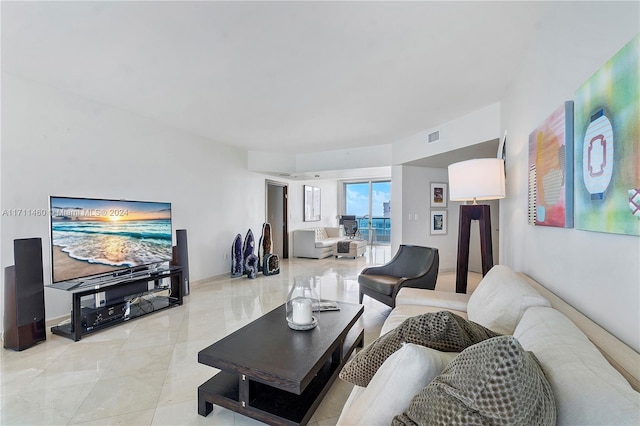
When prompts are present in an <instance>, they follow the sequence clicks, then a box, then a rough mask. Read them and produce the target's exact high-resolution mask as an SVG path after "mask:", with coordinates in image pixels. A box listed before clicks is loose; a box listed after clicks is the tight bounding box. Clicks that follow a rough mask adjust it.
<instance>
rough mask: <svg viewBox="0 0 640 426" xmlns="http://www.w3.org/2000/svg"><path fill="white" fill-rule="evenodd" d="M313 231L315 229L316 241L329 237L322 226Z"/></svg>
mask: <svg viewBox="0 0 640 426" xmlns="http://www.w3.org/2000/svg"><path fill="white" fill-rule="evenodd" d="M315 231H316V241H322V240H326V239H327V238H329V235H328V234H327V230H326V229H325V228H324V227H323V226H321V227H319V228H315Z"/></svg>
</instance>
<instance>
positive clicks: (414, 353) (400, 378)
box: [338, 343, 458, 426]
mask: <svg viewBox="0 0 640 426" xmlns="http://www.w3.org/2000/svg"><path fill="white" fill-rule="evenodd" d="M456 355H458V353H457V352H440V351H437V350H435V349H430V348H427V347H424V346H420V345H414V344H412V343H408V344H405V345H404V346H403V347H402V348H400V349H398V350H397V351H396V352H395V353H393V354H392V355H391V356H390V357H389V358H387V360H386V361H385V362H384V363H383V364H382V366H381V367H380V369H378V372H377V373H376V374H375V375H374V376H373V378H372V379H371V381H370V382H369V385H368V386H367V387H366V388H360V389H359V396H358V397H357V398H354V400H353V401H350V402H351V405H348V404H347V405H345V409H344V410H343V412H342V414H341V416H340V419H339V420H338V425H343V426H348V425H367V426H375V425H386V426H388V425H390V424H391V420H392V419H393V418H394V417H395V416H396V415H398V414H402V413H403V412H404V411H405V410H407V409H408V408H409V404H410V403H411V400H412V399H413V397H414V395H415V394H416V393H418V392H419V391H421V390H422V389H423V388H424V387H425V386H427V385H428V384H429V383H430V382H431V380H433V378H434V377H436V376H437V375H438V374H440V373H441V372H442V370H443V369H444V367H446V366H447V364H449V362H450V361H451V360H452V359H453V358H455V357H456ZM350 400H351V398H350Z"/></svg>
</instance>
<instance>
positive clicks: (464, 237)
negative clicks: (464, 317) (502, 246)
mask: <svg viewBox="0 0 640 426" xmlns="http://www.w3.org/2000/svg"><path fill="white" fill-rule="evenodd" d="M472 220H477V221H479V224H480V254H481V255H482V276H484V275H486V274H487V272H489V270H490V269H491V268H492V267H493V243H492V241H491V209H490V207H489V206H488V205H487V204H474V205H461V206H460V221H459V229H458V265H457V268H456V293H466V292H467V275H468V273H469V243H470V239H471V221H472Z"/></svg>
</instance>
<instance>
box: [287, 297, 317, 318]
mask: <svg viewBox="0 0 640 426" xmlns="http://www.w3.org/2000/svg"><path fill="white" fill-rule="evenodd" d="M291 304H292V306H293V322H294V323H296V324H311V322H312V321H313V318H312V317H311V300H309V299H294V300H292V301H291Z"/></svg>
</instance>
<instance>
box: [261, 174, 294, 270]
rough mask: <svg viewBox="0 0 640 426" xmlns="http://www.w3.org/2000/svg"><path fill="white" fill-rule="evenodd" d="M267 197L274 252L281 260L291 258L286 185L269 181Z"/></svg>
mask: <svg viewBox="0 0 640 426" xmlns="http://www.w3.org/2000/svg"><path fill="white" fill-rule="evenodd" d="M265 185H266V197H265V201H266V202H265V211H266V213H265V217H266V222H268V223H270V224H271V238H272V239H273V247H272V250H271V251H272V252H273V253H274V254H277V255H278V257H279V258H280V259H288V258H289V232H288V229H287V227H288V225H287V217H288V211H289V206H288V204H289V203H288V195H287V194H288V189H289V186H288V185H287V184H286V183H282V182H276V181H271V180H267V181H265Z"/></svg>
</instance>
